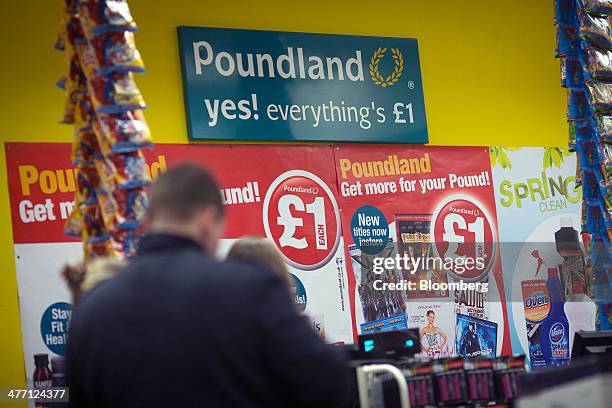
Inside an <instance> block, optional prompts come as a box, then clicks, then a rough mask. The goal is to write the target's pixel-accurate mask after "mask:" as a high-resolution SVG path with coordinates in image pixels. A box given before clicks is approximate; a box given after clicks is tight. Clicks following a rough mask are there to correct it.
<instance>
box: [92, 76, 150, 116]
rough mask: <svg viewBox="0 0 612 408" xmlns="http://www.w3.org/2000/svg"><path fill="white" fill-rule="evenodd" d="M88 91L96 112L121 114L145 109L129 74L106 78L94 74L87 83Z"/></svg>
mask: <svg viewBox="0 0 612 408" xmlns="http://www.w3.org/2000/svg"><path fill="white" fill-rule="evenodd" d="M89 90H90V96H91V98H92V102H93V104H94V107H95V108H96V112H100V113H121V112H126V111H129V110H137V109H144V108H145V107H146V104H145V102H144V99H143V98H142V95H141V94H140V91H139V89H138V87H137V86H136V82H135V81H134V77H133V75H132V73H131V72H127V73H118V72H114V73H112V74H110V75H108V76H104V75H100V74H97V73H95V74H94V75H93V76H92V78H91V80H90V81H89Z"/></svg>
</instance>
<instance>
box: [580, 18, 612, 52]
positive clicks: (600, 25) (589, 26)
mask: <svg viewBox="0 0 612 408" xmlns="http://www.w3.org/2000/svg"><path fill="white" fill-rule="evenodd" d="M578 18H579V30H578V35H579V36H580V37H583V38H586V39H587V40H589V41H590V42H591V44H593V45H596V46H598V47H599V48H604V49H611V47H612V32H611V30H610V19H609V17H608V16H594V15H591V14H589V13H586V12H584V11H580V12H579V17H578Z"/></svg>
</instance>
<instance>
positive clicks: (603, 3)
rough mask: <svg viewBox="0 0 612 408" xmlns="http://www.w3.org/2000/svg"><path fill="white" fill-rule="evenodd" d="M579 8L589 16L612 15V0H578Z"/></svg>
mask: <svg viewBox="0 0 612 408" xmlns="http://www.w3.org/2000/svg"><path fill="white" fill-rule="evenodd" d="M572 3H573V1H572ZM578 7H580V8H582V9H584V10H585V11H586V12H588V13H589V14H595V15H605V14H612V0H578Z"/></svg>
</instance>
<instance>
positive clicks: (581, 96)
mask: <svg viewBox="0 0 612 408" xmlns="http://www.w3.org/2000/svg"><path fill="white" fill-rule="evenodd" d="M590 112H591V111H590V108H589V101H588V98H587V94H586V91H585V90H584V89H583V88H568V90H567V118H568V119H569V120H584V119H587V118H588V117H589V115H590Z"/></svg>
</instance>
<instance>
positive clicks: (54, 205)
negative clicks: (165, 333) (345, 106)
mask: <svg viewBox="0 0 612 408" xmlns="http://www.w3.org/2000/svg"><path fill="white" fill-rule="evenodd" d="M70 150H71V146H70V145H69V144H67V143H8V144H6V158H7V170H8V182H9V191H10V207H11V219H12V225H13V239H14V244H15V246H14V250H15V260H16V269H17V279H18V289H19V299H20V310H21V322H22V331H23V339H24V352H25V355H26V358H25V361H26V372H27V375H28V379H29V380H30V381H31V379H32V374H33V371H34V359H33V355H34V354H39V353H43V354H49V356H50V358H53V357H54V356H56V355H63V353H64V345H65V342H66V339H67V329H68V326H69V319H70V314H71V305H70V296H69V293H68V291H67V289H66V287H65V285H64V282H63V281H62V280H61V279H60V277H59V271H60V268H61V267H62V266H63V265H64V264H65V263H66V262H69V261H72V260H80V259H82V256H83V255H82V245H81V242H80V241H79V240H77V239H74V238H71V237H68V236H66V235H65V234H64V232H63V229H64V224H65V222H66V218H67V217H68V214H69V213H70V210H71V209H72V200H73V197H74V191H75V188H76V181H75V169H74V167H73V166H72V164H71V162H70ZM145 156H146V158H147V162H148V166H147V171H148V172H149V173H150V174H151V176H152V177H153V178H155V177H156V176H157V175H159V174H160V173H161V172H163V171H165V170H166V169H167V168H169V167H172V166H173V165H175V164H177V163H180V162H185V161H190V162H195V163H199V164H201V165H203V166H205V167H207V168H208V169H209V170H210V171H211V172H212V173H213V174H214V176H215V177H216V178H217V179H218V181H219V183H220V185H221V191H220V194H221V195H222V198H223V201H224V202H225V205H226V208H227V225H226V232H225V235H224V238H223V239H222V240H221V242H220V245H219V253H218V254H217V255H218V256H221V257H223V256H224V255H225V253H226V252H227V251H228V250H229V248H230V247H231V245H232V244H233V242H234V241H235V240H237V239H239V238H240V237H242V236H245V235H250V236H263V237H268V238H269V239H271V240H273V241H274V243H275V244H276V245H277V247H278V248H279V250H280V251H281V252H282V254H283V256H284V257H285V261H286V263H287V264H288V266H289V270H290V272H291V274H292V277H293V282H294V296H295V300H296V304H297V305H298V307H299V308H300V309H301V310H303V311H304V312H305V313H306V314H307V315H308V316H309V317H310V320H311V321H312V325H313V328H314V329H315V330H316V331H317V332H318V333H319V334H320V335H321V336H322V337H323V338H324V339H325V340H326V341H327V342H352V340H353V333H352V330H351V318H350V309H349V305H348V299H347V295H346V293H348V282H347V276H346V271H345V269H344V265H345V262H344V249H343V248H344V245H343V243H342V237H341V224H340V212H339V207H338V202H337V195H336V191H337V190H336V174H335V167H334V156H333V149H332V147H331V146H329V145H327V146H321V145H319V146H272V145H240V146H234V145H171V144H158V145H156V147H155V149H154V150H150V151H145ZM237 301H239V300H237ZM245 307H250V305H245ZM116 341H117V342H120V341H121V339H116Z"/></svg>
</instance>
